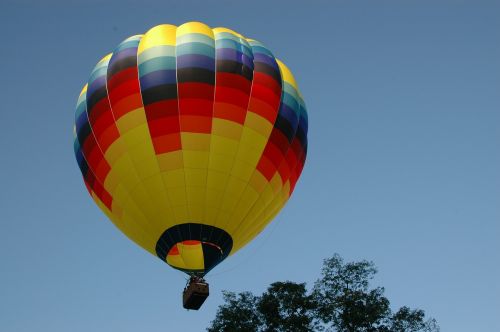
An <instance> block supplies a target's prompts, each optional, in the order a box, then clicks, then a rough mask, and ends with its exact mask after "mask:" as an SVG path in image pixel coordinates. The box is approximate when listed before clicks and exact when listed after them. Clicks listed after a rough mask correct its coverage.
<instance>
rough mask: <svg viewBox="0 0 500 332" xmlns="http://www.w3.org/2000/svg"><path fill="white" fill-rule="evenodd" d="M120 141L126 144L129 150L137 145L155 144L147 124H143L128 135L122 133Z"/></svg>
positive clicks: (127, 133)
mask: <svg viewBox="0 0 500 332" xmlns="http://www.w3.org/2000/svg"><path fill="white" fill-rule="evenodd" d="M120 139H122V140H123V141H124V142H125V144H126V145H127V147H128V148H131V147H133V146H134V145H137V144H144V143H145V142H150V144H151V145H152V144H153V143H151V136H150V134H149V128H148V124H147V123H144V124H141V125H139V126H137V127H135V128H133V129H131V130H129V131H128V132H126V133H121V137H120Z"/></svg>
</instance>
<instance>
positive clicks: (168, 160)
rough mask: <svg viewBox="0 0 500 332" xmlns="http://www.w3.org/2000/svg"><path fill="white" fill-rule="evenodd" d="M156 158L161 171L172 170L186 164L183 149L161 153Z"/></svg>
mask: <svg viewBox="0 0 500 332" xmlns="http://www.w3.org/2000/svg"><path fill="white" fill-rule="evenodd" d="M156 159H157V160H158V165H159V166H160V170H161V171H171V170H175V169H179V168H182V167H183V166H184V162H183V160H182V150H178V151H172V152H168V153H162V154H159V155H157V156H156Z"/></svg>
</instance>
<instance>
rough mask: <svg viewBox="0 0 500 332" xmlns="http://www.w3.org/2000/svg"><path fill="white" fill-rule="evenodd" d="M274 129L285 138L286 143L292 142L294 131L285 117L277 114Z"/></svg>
mask: <svg viewBox="0 0 500 332" xmlns="http://www.w3.org/2000/svg"><path fill="white" fill-rule="evenodd" d="M274 127H275V128H278V129H279V130H280V131H281V132H282V133H283V134H284V135H285V136H286V138H287V139H288V143H291V142H292V140H293V137H294V136H295V129H294V128H293V127H292V125H291V124H290V122H289V121H288V120H287V119H286V118H285V117H283V116H281V115H280V114H278V116H277V117H276V122H275V123H274Z"/></svg>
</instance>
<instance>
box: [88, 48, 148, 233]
mask: <svg viewBox="0 0 500 332" xmlns="http://www.w3.org/2000/svg"><path fill="white" fill-rule="evenodd" d="M110 59H111V57H110ZM108 63H109V62H108ZM107 67H108V66H107V65H106V80H105V82H106V85H105V88H106V98H108V89H107ZM94 69H95V67H94ZM93 72H94V70H92V73H93ZM87 94H88V90H87V91H85V115H86V117H87V123H88V124H89V128H90V132H91V133H92V136H93V137H94V140H95V142H96V146H97V148H98V149H99V151H101V154H102V157H103V158H104V160H106V157H105V155H104V152H103V151H102V148H101V146H100V145H99V142H98V140H97V136H96V135H95V133H94V128H93V127H92V124H91V122H90V117H89V113H88V105H87V97H88V96H87ZM110 110H111V109H110ZM82 155H83V157H84V158H85V160H86V161H87V165H88V166H89V169H92V167H91V166H90V164H89V163H88V159H87V158H86V156H85V154H84V153H83V146H82ZM107 162H108V161H107V160H106V163H107ZM108 164H109V163H108ZM110 168H111V165H110ZM93 173H94V178H95V179H96V181H98V182H99V183H100V184H101V186H102V187H103V188H104V189H105V190H106V188H105V186H104V181H101V179H99V178H98V177H97V176H96V175H95V171H93ZM106 191H107V190H106ZM127 194H128V195H129V196H130V193H129V192H128V191H127ZM109 195H110V196H111V193H109ZM111 197H113V196H111ZM113 202H115V203H116V200H115V199H113ZM119 206H121V205H119ZM110 212H111V213H113V211H112V209H110ZM141 213H142V211H141ZM141 231H142V233H143V234H142V240H143V241H142V242H146V241H145V239H146V237H145V233H144V231H143V230H141Z"/></svg>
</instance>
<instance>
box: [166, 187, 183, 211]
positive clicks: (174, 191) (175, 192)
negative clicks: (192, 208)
mask: <svg viewBox="0 0 500 332" xmlns="http://www.w3.org/2000/svg"><path fill="white" fill-rule="evenodd" d="M168 199H169V201H170V203H172V206H173V207H175V206H178V205H186V187H184V186H182V187H176V188H169V189H168Z"/></svg>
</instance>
